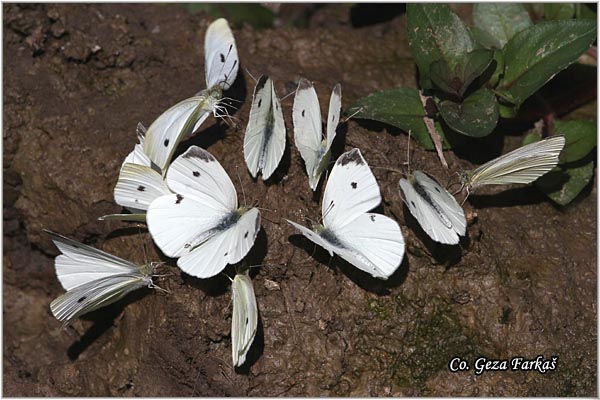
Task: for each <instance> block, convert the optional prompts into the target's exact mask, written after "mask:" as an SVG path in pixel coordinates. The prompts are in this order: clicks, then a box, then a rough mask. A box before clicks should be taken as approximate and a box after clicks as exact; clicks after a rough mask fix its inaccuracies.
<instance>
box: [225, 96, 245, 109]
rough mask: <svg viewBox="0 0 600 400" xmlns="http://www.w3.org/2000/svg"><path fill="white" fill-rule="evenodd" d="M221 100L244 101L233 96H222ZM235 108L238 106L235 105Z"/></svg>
mask: <svg viewBox="0 0 600 400" xmlns="http://www.w3.org/2000/svg"><path fill="white" fill-rule="evenodd" d="M221 100H229V101H237V102H238V103H243V101H242V100H239V99H234V98H233V97H221ZM231 107H233V106H231ZM233 108H235V109H236V110H237V108H236V107H233Z"/></svg>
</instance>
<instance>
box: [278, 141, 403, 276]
mask: <svg viewBox="0 0 600 400" xmlns="http://www.w3.org/2000/svg"><path fill="white" fill-rule="evenodd" d="M380 202H381V195H380V193H379V186H378V185H377V182H376V181H375V176H373V173H372V172H371V169H370V168H369V166H368V165H367V162H366V161H365V159H364V158H363V157H362V155H361V154H360V150H358V149H353V150H351V151H349V152H347V153H344V154H342V155H341V156H340V157H339V158H338V160H337V161H336V163H335V165H334V167H333V170H332V171H331V176H330V177H329V181H328V182H327V186H326V187H325V194H324V197H323V204H322V206H321V212H322V214H323V224H322V225H318V226H316V227H314V228H313V230H310V229H308V228H305V227H304V226H302V225H299V224H297V223H295V222H292V221H289V220H287V221H288V222H289V223H290V224H291V225H292V226H294V227H295V228H296V229H298V230H299V231H300V232H301V233H302V234H303V235H304V236H306V237H307V238H309V239H310V240H312V241H313V242H315V243H316V244H318V245H319V246H321V247H323V248H324V249H325V250H327V251H328V252H329V254H330V255H331V256H333V253H336V254H338V255H339V256H340V257H342V258H343V259H344V260H346V261H348V262H349V263H351V264H352V265H354V266H355V267H357V268H359V269H361V270H363V271H365V272H367V273H369V274H371V275H372V276H374V277H376V278H381V279H387V278H388V277H389V276H390V275H392V274H393V273H394V271H395V270H396V269H397V268H398V266H399V265H400V263H401V262H402V257H403V256H404V238H403V237H402V231H401V230H400V227H399V226H398V224H397V223H396V221H394V220H393V219H391V218H388V217H386V216H385V215H382V214H375V213H369V212H368V211H369V210H371V209H372V208H374V207H376V206H377V205H379V203H380Z"/></svg>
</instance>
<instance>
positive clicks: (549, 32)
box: [347, 3, 597, 205]
mask: <svg viewBox="0 0 600 400" xmlns="http://www.w3.org/2000/svg"><path fill="white" fill-rule="evenodd" d="M528 7H529V8H531V10H529V11H530V12H531V14H532V15H535V16H536V17H537V18H541V17H544V19H543V20H539V21H538V22H537V23H534V21H533V20H532V19H531V17H530V12H528V9H527V8H526V7H525V6H523V5H521V4H517V3H513V4H507V3H481V4H476V5H474V7H473V22H474V26H467V25H466V24H465V23H464V22H463V21H462V20H461V19H460V18H459V17H458V16H457V15H456V14H454V13H453V12H452V11H451V10H450V8H449V7H448V6H447V5H445V4H414V3H413V4H409V5H408V6H407V37H408V41H409V45H410V48H411V51H412V53H413V57H414V60H415V63H416V64H417V67H418V71H419V80H418V82H419V86H420V89H421V93H422V94H424V95H425V96H426V97H425V98H429V99H430V100H427V101H428V102H431V101H433V104H434V105H435V107H433V105H432V104H430V106H428V107H425V106H424V104H427V103H424V102H423V98H422V97H421V96H420V94H421V93H420V91H419V90H417V89H413V88H393V89H388V90H385V91H382V92H377V93H373V94H371V95H369V96H367V97H364V98H362V99H360V100H358V101H357V102H356V103H355V104H354V105H353V106H351V107H350V108H349V109H348V110H347V114H352V113H355V112H356V115H355V117H356V118H364V119H372V120H376V121H380V122H384V123H387V124H390V125H394V126H396V127H398V128H400V129H402V130H404V131H411V132H412V135H413V137H415V138H416V140H417V141H418V142H419V143H420V144H421V145H423V146H424V147H425V148H426V149H429V150H431V149H433V148H434V144H433V142H432V140H431V137H430V132H429V130H428V128H427V127H426V125H425V122H424V117H426V116H429V117H431V118H433V120H434V121H435V125H434V126H435V128H436V130H437V132H438V133H439V134H440V136H441V138H442V140H443V147H444V148H451V147H452V143H453V142H455V141H453V140H450V139H451V138H452V136H453V137H455V138H459V137H460V136H461V135H462V136H463V137H466V138H465V139H468V138H481V137H485V136H488V135H489V134H491V133H492V132H494V131H495V130H496V128H497V126H498V123H499V121H500V119H501V118H504V119H512V118H515V117H517V116H518V113H519V109H520V107H521V105H522V104H523V103H524V102H525V100H527V99H528V98H529V97H531V96H532V95H534V94H536V96H540V94H539V92H538V91H539V90H540V89H541V88H542V87H543V86H544V85H545V84H546V83H547V82H548V81H550V80H551V79H552V78H553V77H554V76H555V75H556V74H558V73H559V72H560V71H562V70H564V69H565V68H567V67H568V66H569V65H571V64H573V63H575V62H576V61H577V60H578V58H579V57H580V56H581V55H582V54H583V53H584V52H585V51H586V50H587V49H588V48H589V47H590V46H591V45H592V44H593V43H594V41H595V40H596V31H597V27H596V20H595V14H594V13H593V12H592V11H591V9H589V8H588V7H586V6H585V5H577V4H559V3H554V4H534V5H529V6H528ZM533 7H535V9H533ZM542 101H543V99H542ZM552 125H554V126H553V127H552ZM546 132H547V133H549V134H565V135H566V139H567V142H566V148H565V150H564V152H565V153H568V154H570V155H569V156H564V157H566V158H564V159H561V162H562V163H561V164H560V166H559V169H560V173H558V171H557V173H556V174H555V173H553V174H550V175H549V176H548V177H546V178H545V179H544V180H541V181H540V182H539V184H537V185H536V186H538V187H539V188H540V189H542V191H543V192H544V193H546V194H547V195H548V196H549V197H550V198H551V199H552V200H554V201H555V202H557V203H558V204H561V205H565V204H568V203H569V202H570V201H572V200H573V199H574V198H575V196H576V195H577V194H578V193H579V192H580V191H581V189H583V187H585V186H586V184H587V182H589V180H590V179H591V177H592V176H593V160H592V161H590V160H588V162H586V164H585V168H584V166H582V165H580V163H581V162H582V161H581V160H582V159H586V160H587V158H585V157H587V156H588V155H589V154H590V152H591V151H592V149H594V147H595V146H596V125H595V122H593V123H590V121H558V120H555V121H554V124H550V126H548V127H546ZM456 133H458V135H456ZM529 140H530V141H531V140H532V139H531V138H530V139H529ZM569 149H571V150H569ZM575 149H577V150H575ZM588 158H589V157H588ZM582 168H583V170H582ZM557 174H558V175H557ZM559 176H560V179H558V177H559ZM557 179H558V180H557ZM560 182H562V183H560ZM575 182H576V183H575ZM565 185H566V186H570V187H569V188H565V187H564V186H565ZM576 187H577V188H579V189H578V190H576ZM575 192H576V193H575ZM559 193H562V194H559ZM567 193H568V194H567Z"/></svg>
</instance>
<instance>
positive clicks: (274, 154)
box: [244, 75, 285, 180]
mask: <svg viewBox="0 0 600 400" xmlns="http://www.w3.org/2000/svg"><path fill="white" fill-rule="evenodd" d="M284 150H285V123H284V121H283V112H282V110H281V104H280V102H279V99H278V98H277V94H276V93H275V86H274V85H273V81H272V80H271V78H269V77H268V76H267V75H262V76H261V77H260V79H259V80H258V82H257V84H256V88H255V89H254V99H253V100H252V108H251V109H250V117H249V120H248V127H247V128H246V136H245V137H244V158H245V160H246V165H247V166H248V170H249V171H250V174H252V177H253V178H256V176H257V174H258V171H259V170H262V176H263V180H266V179H269V177H270V176H271V174H272V173H273V172H274V171H275V169H276V168H277V166H278V165H279V161H281V157H282V156H283V151H284Z"/></svg>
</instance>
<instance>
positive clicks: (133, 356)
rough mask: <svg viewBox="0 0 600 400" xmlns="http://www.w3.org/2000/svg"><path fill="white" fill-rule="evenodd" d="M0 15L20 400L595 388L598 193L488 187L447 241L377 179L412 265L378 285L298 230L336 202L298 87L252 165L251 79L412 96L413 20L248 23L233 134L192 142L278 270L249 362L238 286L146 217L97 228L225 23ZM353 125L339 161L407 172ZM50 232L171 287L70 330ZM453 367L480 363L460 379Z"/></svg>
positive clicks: (262, 293) (10, 366) (7, 386)
mask: <svg viewBox="0 0 600 400" xmlns="http://www.w3.org/2000/svg"><path fill="white" fill-rule="evenodd" d="M3 11H4V17H3V18H4V20H3V22H4V27H3V32H4V42H3V46H4V48H3V50H4V58H3V60H4V61H3V63H4V64H3V67H4V82H3V89H4V98H3V102H4V114H3V121H4V131H3V135H4V136H3V145H4V157H3V162H4V163H3V171H4V180H3V194H4V197H3V198H4V203H3V210H4V214H3V215H4V224H3V227H4V236H3V245H4V253H3V318H4V320H3V322H4V330H3V333H4V340H3V346H4V347H3V350H4V352H3V354H4V358H3V367H4V368H3V379H4V381H3V383H4V385H3V388H4V392H3V394H4V395H5V396H192V395H194V396H246V395H250V396H276V395H285V396H306V395H310V396H321V395H329V396H334V395H335V396H371V395H377V396H423V395H429V396H430V395H434V396H451V395H456V396H458V395H460V396H484V395H486V396H533V395H541V396H596V395H597V393H596V387H597V383H596V382H597V376H596V371H597V368H596V359H597V354H596V351H597V350H596V342H597V335H596V315H597V301H596V293H597V272H596V271H597V270H596V263H597V260H596V251H595V249H596V232H597V231H596V229H597V228H596V212H597V210H596V207H597V206H596V197H597V193H596V191H597V188H596V184H595V183H594V184H591V185H590V187H588V188H586V190H585V191H584V193H583V194H582V195H581V196H580V197H579V198H578V200H577V201H575V202H574V203H573V204H572V205H570V206H569V207H566V208H564V209H561V208H558V207H556V206H554V205H553V204H552V203H551V202H550V201H548V200H547V199H546V198H545V197H544V196H543V195H541V194H540V193H539V192H537V191H536V190H535V189H534V188H532V187H512V188H493V189H490V190H484V191H482V192H481V193H480V194H479V195H477V196H475V195H473V196H471V197H470V198H469V200H468V201H467V202H466V203H465V209H466V212H467V214H468V215H469V219H470V221H471V222H470V225H469V228H468V237H467V238H465V239H464V240H463V241H462V242H461V244H460V246H454V247H450V248H448V247H445V246H442V245H436V244H435V243H433V242H431V241H430V240H429V239H427V237H426V236H425V234H424V233H423V232H422V230H421V229H420V228H419V227H418V225H417V223H416V222H415V220H414V219H412V217H411V216H410V213H409V212H408V210H406V209H405V208H404V206H403V204H402V200H401V198H400V196H399V193H398V179H399V176H398V174H396V173H394V172H391V171H388V170H386V169H380V168H373V172H374V174H375V175H376V177H377V180H378V182H379V185H380V188H381V193H382V196H383V199H384V200H383V203H382V205H381V206H380V207H379V208H378V209H377V210H378V212H383V213H385V214H386V215H388V216H391V217H393V218H395V219H396V220H397V221H398V222H399V223H400V225H401V227H402V231H403V234H404V236H405V239H406V242H407V251H406V255H405V258H404V261H403V263H402V265H401V267H400V268H399V269H398V271H397V272H396V273H395V274H394V275H393V276H392V277H391V278H390V279H389V280H388V281H386V282H383V281H378V280H375V279H372V278H370V277H369V276H367V275H365V274H363V273H361V272H359V271H358V270H357V269H355V268H353V267H352V266H351V265H349V264H347V263H344V262H342V261H341V260H340V259H339V258H337V257H335V258H333V259H330V257H329V256H328V254H327V253H326V252H325V251H324V250H322V249H320V248H315V246H313V245H312V244H311V243H309V242H308V241H307V240H305V239H303V238H302V237H300V236H299V235H297V234H295V232H294V231H293V229H292V228H291V227H290V226H288V225H287V224H286V223H285V221H283V218H289V219H292V220H295V221H298V222H301V223H309V222H308V221H309V219H313V220H315V219H317V218H318V215H319V212H320V206H319V200H320V197H321V193H322V189H323V187H322V186H323V185H321V186H320V187H319V190H318V191H317V194H316V195H313V193H312V192H311V191H310V189H309V186H308V181H307V178H306V174H305V172H304V166H303V163H302V161H301V158H300V155H299V153H298V151H297V150H296V149H295V147H294V146H293V145H292V143H293V141H292V123H291V108H292V102H293V96H290V97H288V98H286V99H285V100H283V103H282V104H283V107H284V108H285V119H286V124H287V127H288V144H287V149H286V153H285V156H284V159H283V161H282V164H281V165H280V167H279V169H278V171H277V172H276V173H275V176H274V178H273V179H271V180H270V181H269V182H266V183H264V182H263V181H262V180H258V181H253V180H252V178H251V177H250V175H249V174H248V173H247V171H246V169H245V163H244V160H243V154H242V143H243V134H244V130H245V125H246V122H247V116H248V111H249V107H250V99H251V96H252V91H253V88H254V82H253V80H252V78H250V77H249V76H250V75H249V74H247V73H246V72H245V71H246V70H247V71H248V72H249V73H251V74H252V75H254V76H256V77H257V76H259V75H260V74H262V73H268V74H269V75H270V76H271V77H272V78H273V79H274V81H275V83H276V89H277V91H278V93H279V95H280V97H283V96H285V95H286V94H288V93H290V92H292V91H293V90H294V88H295V86H296V84H297V81H298V79H299V78H300V77H306V78H308V79H310V80H312V81H313V82H314V83H315V86H316V90H317V93H318V95H319V98H320V99H321V101H322V104H321V108H322V110H323V111H325V109H326V104H327V100H326V99H327V98H328V96H329V93H330V91H331V88H332V87H333V85H334V84H335V83H337V82H340V83H341V84H342V88H343V104H344V107H347V106H349V105H350V104H352V103H353V102H354V101H355V100H357V99H358V98H360V97H362V96H365V95H367V94H369V93H371V92H373V91H375V90H380V89H385V88H389V87H394V86H411V87H415V86H416V80H415V67H414V63H413V62H412V60H411V58H410V51H409V48H408V44H407V41H406V36H405V26H406V24H405V22H406V21H405V16H404V15H399V16H397V17H395V18H393V19H391V20H386V21H383V22H379V23H377V24H374V25H367V26H363V27H361V28H353V27H352V26H351V24H350V23H349V14H350V11H349V9H348V7H346V6H343V5H336V6H326V7H321V8H318V9H317V10H316V11H314V12H313V14H312V16H311V19H310V24H309V28H307V29H298V28H276V29H272V30H262V31H255V30H254V29H252V28H251V27H249V26H244V27H236V28H235V29H234V34H235V37H236V41H237V46H238V49H239V53H240V60H241V63H242V67H243V69H242V70H241V73H240V76H239V78H238V80H237V81H236V84H235V85H234V87H233V88H232V90H231V91H230V93H229V94H228V95H229V96H230V97H232V98H234V99H238V100H241V101H242V103H241V104H240V105H239V110H238V111H237V112H235V114H234V117H235V118H236V120H235V121H236V125H235V126H228V125H227V124H225V123H224V122H223V121H216V120H214V119H212V117H211V119H210V120H209V122H207V123H206V124H205V125H204V126H203V130H202V133H201V134H199V135H198V136H196V137H194V138H192V139H191V140H190V141H188V142H186V143H184V144H183V145H182V149H183V148H185V147H186V146H188V145H189V144H192V143H193V144H198V145H201V146H203V147H205V148H208V150H209V151H210V152H211V153H212V154H213V155H215V156H216V157H217V158H218V159H219V160H220V162H221V164H222V165H223V166H224V168H225V169H226V170H227V171H228V172H229V174H230V175H231V176H232V178H233V179H234V181H235V182H236V186H237V187H238V193H240V194H241V190H240V189H241V187H243V189H244V193H245V194H244V195H245V201H246V202H247V203H248V204H253V203H257V204H258V205H259V206H260V207H262V208H264V209H266V210H265V211H263V223H262V231H261V233H260V235H259V237H258V239H257V242H256V245H255V246H254V248H253V250H252V251H251V253H250V254H249V256H248V257H249V262H250V263H252V264H263V265H264V266H262V267H260V268H256V269H254V271H253V273H252V276H253V282H254V287H255V291H256V296H257V300H258V305H259V309H260V325H259V331H258V334H257V337H256V339H255V343H254V345H253V347H252V350H251V353H250V355H249V357H248V362H247V363H246V365H245V366H244V367H242V368H239V369H236V370H234V369H232V367H231V352H230V349H231V340H230V323H231V300H230V299H231V296H230V285H229V281H228V279H227V278H226V277H224V276H222V275H221V276H219V277H216V278H213V279H209V280H199V279H195V278H192V277H190V276H187V275H185V274H182V273H181V272H180V271H179V270H178V269H177V267H176V264H175V261H174V260H169V259H166V258H164V256H162V255H161V254H160V252H159V251H158V249H157V248H156V247H154V246H153V245H152V244H151V243H152V242H151V238H150V236H149V234H148V233H147V231H146V230H145V229H144V228H143V226H142V228H138V227H137V226H136V225H135V224H127V223H121V222H114V221H112V222H102V221H98V220H97V218H98V217H99V216H101V215H104V214H108V213H114V212H120V211H121V209H120V207H118V206H117V205H116V204H114V202H113V200H112V191H113V188H114V185H115V183H116V180H117V176H118V170H119V166H120V164H121V162H122V160H123V158H124V157H125V155H126V154H127V153H128V152H129V151H131V149H132V147H133V145H134V144H135V143H136V135H135V127H136V124H137V122H138V121H141V122H143V123H144V124H146V125H149V124H150V123H151V122H152V121H153V119H154V118H156V117H157V116H158V115H159V114H160V113H161V112H162V111H163V110H165V109H166V108H167V107H169V106H170V105H172V104H174V103H176V102H177V101H179V100H181V99H184V98H186V97H189V96H191V95H193V94H194V93H196V92H197V91H199V90H201V89H202V88H203V85H204V83H203V79H204V76H203V64H204V62H203V38H204V32H205V30H206V27H207V25H208V23H209V22H210V20H211V19H210V18H208V17H206V16H204V15H202V14H190V13H188V12H187V11H186V10H184V9H183V8H182V7H180V6H177V5H160V4H146V5H128V4H92V5H69V4H61V5H51V4H45V5H41V6H40V5H32V6H26V7H25V6H19V5H15V4H4V5H3ZM531 122H532V121H529V123H531ZM520 129H521V130H520V131H519V132H517V133H520V132H523V131H524V130H525V129H527V127H521V128H520ZM338 132H339V133H338V136H339V137H338V139H336V144H335V146H334V149H333V153H334V157H337V156H338V155H339V154H341V152H343V151H344V150H349V149H351V148H352V147H359V148H360V149H361V151H362V153H363V155H364V157H365V158H366V160H367V161H368V163H369V164H370V165H371V166H372V167H382V168H394V169H402V168H405V166H404V162H405V161H406V149H407V145H408V139H407V135H406V134H405V133H402V132H399V131H397V130H395V129H392V128H390V127H385V126H383V125H379V124H375V123H369V122H365V121H354V120H350V121H349V122H347V123H345V124H342V125H341V126H340V127H339V130H338ZM519 140H520V139H519V138H518V137H516V136H509V137H507V140H506V142H505V143H504V146H502V144H503V143H502V140H501V137H499V136H498V137H492V138H490V139H488V140H486V141H482V142H475V143H470V144H469V145H468V146H467V147H464V148H462V149H459V150H460V151H459V150H457V152H456V153H454V152H451V151H449V152H446V157H447V159H448V162H449V164H450V169H451V171H452V172H446V171H444V170H443V169H442V167H441V166H440V164H439V162H438V161H437V158H436V155H435V153H433V152H426V151H424V150H423V149H421V148H419V147H416V146H414V147H413V148H412V150H411V152H412V155H411V163H412V168H413V169H416V168H418V169H421V170H425V171H427V172H428V173H430V174H432V175H434V176H436V177H437V178H439V179H440V181H442V182H443V183H444V184H446V183H451V182H454V181H455V180H456V177H455V176H454V175H452V173H453V172H454V171H459V170H461V169H464V168H468V167H470V166H471V164H470V160H471V161H472V160H476V159H478V158H485V157H487V158H490V157H492V156H495V155H498V154H500V152H506V151H508V150H510V149H512V148H516V147H517V146H518V145H519ZM483 147H485V149H486V150H485V151H483V152H482V150H481V149H482V148H483ZM456 154H460V155H461V157H462V158H459V157H458V156H457V155H456ZM482 154H485V157H484V156H482ZM480 161H481V160H479V162H480ZM237 174H239V176H240V178H239V183H238V182H237V180H236V178H235V177H234V176H235V175H237ZM240 198H241V196H240ZM240 201H244V200H242V199H241V200H240ZM44 228H45V229H50V230H53V231H56V232H59V233H61V234H64V235H67V236H69V237H72V238H74V239H77V240H80V241H82V242H85V243H88V244H91V245H93V246H97V247H99V248H102V249H104V250H106V251H109V252H112V253H114V254H116V255H119V256H121V257H125V258H127V259H130V260H132V261H135V262H139V263H143V262H144V260H145V256H144V252H143V246H142V245H143V244H145V247H146V248H147V253H148V254H147V258H149V259H150V260H155V261H157V260H163V261H167V265H166V266H165V267H164V268H163V270H164V273H166V274H170V276H167V277H164V278H162V279H161V280H160V282H159V285H161V286H163V287H165V288H167V289H169V290H170V293H169V294H161V293H158V292H156V291H150V290H142V291H139V292H138V293H135V294H132V295H130V296H128V297H127V298H126V299H124V301H121V302H119V303H117V304H115V305H112V306H109V307H107V308H104V309H102V310H99V311H97V312H94V313H92V314H90V315H88V316H87V317H85V318H83V319H80V320H78V321H76V322H74V323H73V324H72V326H71V327H69V328H68V329H66V330H63V329H61V324H60V323H59V322H58V321H56V320H55V319H54V318H53V317H52V315H51V313H50V311H49V308H48V305H49V303H50V301H51V300H52V299H54V298H55V297H56V296H58V295H60V294H61V293H62V292H63V290H62V288H61V287H60V284H59V283H58V281H57V279H56V277H55V274H54V269H53V257H54V256H56V254H57V250H56V249H55V248H54V247H53V245H52V244H51V242H50V241H49V239H48V238H47V237H46V236H45V235H44V234H43V232H42V229H44ZM140 232H141V233H140ZM233 271H234V269H233V267H231V266H230V267H228V269H227V270H226V272H227V273H229V274H230V275H231V274H232V273H233ZM538 355H543V356H544V357H545V358H546V359H550V357H552V356H557V357H558V364H557V367H556V369H555V370H554V371H549V372H547V373H545V374H541V373H539V372H536V371H529V372H521V371H506V372H493V371H489V372H485V373H484V374H482V375H476V374H475V373H474V366H473V365H472V364H473V361H474V360H475V358H477V357H482V356H483V357H487V358H489V359H507V360H510V359H511V358H513V357H517V356H522V357H525V358H527V359H535V358H536V357H537V356H538ZM455 356H459V357H462V358H464V359H466V360H467V361H468V362H469V363H470V364H471V370H470V371H464V372H458V373H451V372H450V371H449V370H448V363H449V361H450V360H451V359H452V358H453V357H455Z"/></svg>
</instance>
